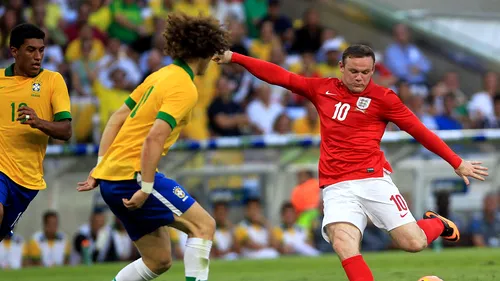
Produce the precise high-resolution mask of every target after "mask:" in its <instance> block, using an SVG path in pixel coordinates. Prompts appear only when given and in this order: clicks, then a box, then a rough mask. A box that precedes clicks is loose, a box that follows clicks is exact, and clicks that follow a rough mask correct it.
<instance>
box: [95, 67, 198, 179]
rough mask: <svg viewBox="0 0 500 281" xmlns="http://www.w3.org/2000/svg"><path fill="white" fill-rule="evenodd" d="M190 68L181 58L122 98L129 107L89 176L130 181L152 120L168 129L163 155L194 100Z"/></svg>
mask: <svg viewBox="0 0 500 281" xmlns="http://www.w3.org/2000/svg"><path fill="white" fill-rule="evenodd" d="M193 78H194V74H193V71H192V70H191V68H190V67H189V66H188V65H187V64H186V63H185V62H183V61H181V60H175V61H174V63H173V64H171V65H169V66H166V67H163V68H162V69H160V70H158V71H156V72H154V73H153V74H151V75H149V76H148V77H147V78H146V80H145V81H144V82H143V83H142V84H141V85H139V86H138V87H137V88H136V89H135V90H134V91H133V92H132V94H130V96H129V97H128V98H127V100H126V101H125V104H126V105H127V106H128V107H129V108H130V109H131V112H130V115H129V116H128V117H127V119H126V120H125V123H124V124H123V125H122V127H121V129H120V131H119V132H118V134H117V135H116V138H115V140H114V141H113V143H112V144H111V146H110V147H109V148H108V150H107V151H106V153H105V154H104V157H103V159H102V161H101V162H100V163H99V165H97V167H96V168H95V170H94V173H93V174H92V176H93V177H94V178H96V179H104V180H114V181H119V180H131V179H134V178H135V176H136V173H137V172H140V169H141V152H142V144H143V143H144V140H145V139H146V137H147V136H148V133H149V130H150V129H151V127H152V126H153V123H154V122H155V120H156V119H162V120H164V121H165V122H167V123H168V124H169V125H170V127H171V128H172V132H171V133H170V136H168V138H167V140H166V141H165V145H164V151H163V155H166V154H167V152H168V150H169V149H170V147H171V146H172V145H173V144H174V143H175V142H176V141H177V139H178V138H179V135H180V132H181V131H182V128H184V127H185V126H186V124H188V123H189V120H190V119H191V112H192V110H193V108H194V106H195V105H196V102H197V101H198V91H197V90H196V86H195V85H194V82H193Z"/></svg>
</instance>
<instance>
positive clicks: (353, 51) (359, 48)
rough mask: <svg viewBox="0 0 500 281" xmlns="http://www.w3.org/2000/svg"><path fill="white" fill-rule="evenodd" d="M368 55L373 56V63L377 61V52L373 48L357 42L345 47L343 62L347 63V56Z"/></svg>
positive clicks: (364, 56) (361, 56)
mask: <svg viewBox="0 0 500 281" xmlns="http://www.w3.org/2000/svg"><path fill="white" fill-rule="evenodd" d="M366 57H371V58H372V59H373V63H375V53H374V52H373V50H372V48H370V47H368V46H366V45H362V44H355V45H351V46H349V47H348V48H347V49H345V51H344V53H343V54H342V63H343V64H345V60H346V59H347V58H366Z"/></svg>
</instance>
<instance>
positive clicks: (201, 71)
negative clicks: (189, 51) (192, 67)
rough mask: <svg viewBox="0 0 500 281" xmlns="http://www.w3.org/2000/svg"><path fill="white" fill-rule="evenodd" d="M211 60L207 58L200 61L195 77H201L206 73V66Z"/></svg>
mask: <svg viewBox="0 0 500 281" xmlns="http://www.w3.org/2000/svg"><path fill="white" fill-rule="evenodd" d="M211 60H212V58H207V59H201V60H200V62H199V63H198V67H197V68H196V73H195V74H196V75H203V74H205V72H206V71H207V68H208V64H209V63H210V61H211Z"/></svg>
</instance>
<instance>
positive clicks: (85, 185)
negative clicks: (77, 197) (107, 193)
mask: <svg viewBox="0 0 500 281" xmlns="http://www.w3.org/2000/svg"><path fill="white" fill-rule="evenodd" d="M94 169H95V168H94ZM94 169H92V171H90V173H89V176H88V177H87V180H86V181H82V182H79V183H78V187H77V188H76V190H78V192H83V191H89V190H93V189H94V188H96V187H97V185H98V184H97V180H96V179H95V178H94V177H92V172H94Z"/></svg>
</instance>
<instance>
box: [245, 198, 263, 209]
mask: <svg viewBox="0 0 500 281" xmlns="http://www.w3.org/2000/svg"><path fill="white" fill-rule="evenodd" d="M252 203H256V204H258V205H262V203H261V201H260V198H258V197H252V198H248V199H246V200H245V207H248V206H249V205H250V204H252Z"/></svg>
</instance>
